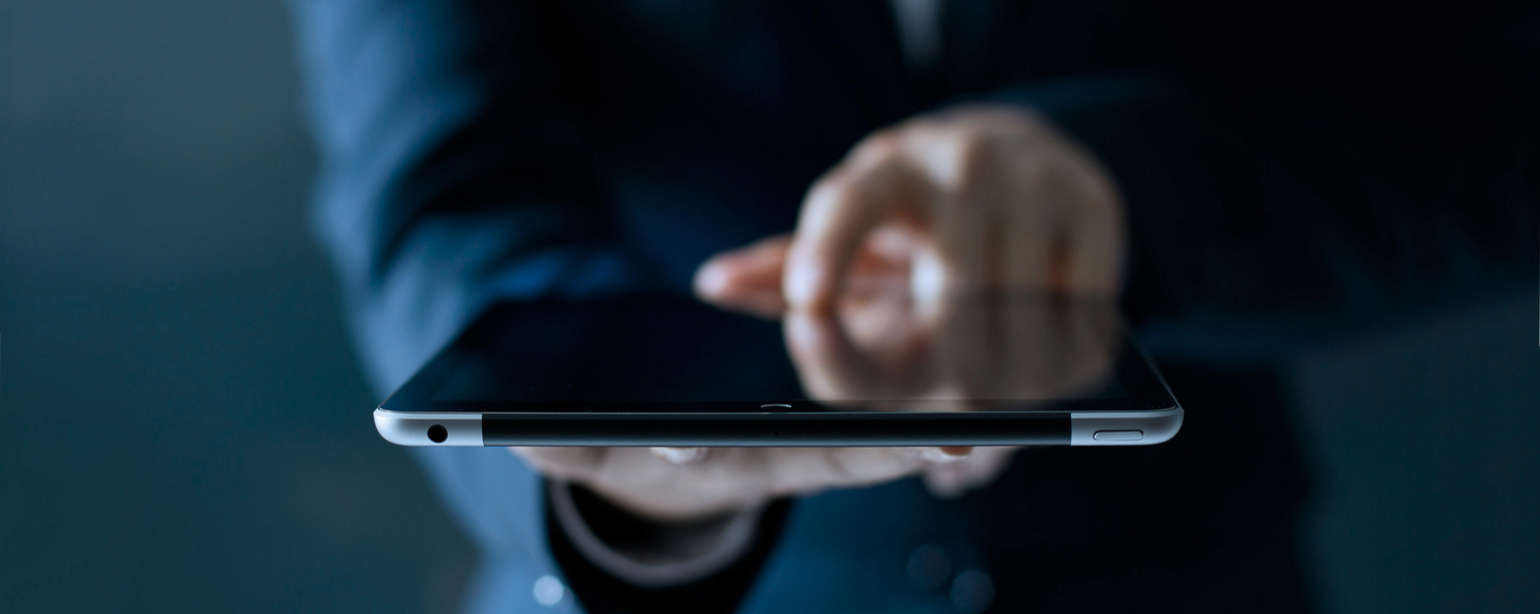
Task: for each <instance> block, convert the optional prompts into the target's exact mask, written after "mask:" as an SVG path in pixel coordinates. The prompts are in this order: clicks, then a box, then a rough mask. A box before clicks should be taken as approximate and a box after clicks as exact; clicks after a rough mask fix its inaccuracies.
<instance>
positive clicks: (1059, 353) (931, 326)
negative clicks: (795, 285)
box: [382, 296, 1174, 413]
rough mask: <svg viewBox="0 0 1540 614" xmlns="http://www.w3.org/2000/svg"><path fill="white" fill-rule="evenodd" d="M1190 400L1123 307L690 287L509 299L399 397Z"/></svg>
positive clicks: (590, 401)
mask: <svg viewBox="0 0 1540 614" xmlns="http://www.w3.org/2000/svg"><path fill="white" fill-rule="evenodd" d="M1171 405H1174V403H1173V402H1171V401H1170V398H1169V396H1168V395H1167V394H1166V393H1165V391H1164V389H1163V387H1162V386H1161V384H1160V383H1159V380H1158V378H1156V377H1154V375H1153V373H1151V372H1150V371H1149V366H1148V365H1147V364H1146V363H1145V362H1144V360H1143V359H1142V358H1141V357H1140V356H1139V355H1138V353H1137V352H1136V351H1134V350H1133V349H1132V347H1131V346H1130V344H1129V343H1128V340H1127V339H1126V337H1125V336H1124V334H1123V332H1122V327H1121V326H1120V325H1119V323H1118V321H1117V319H1116V317H1115V311H1114V310H1112V309H1111V308H1110V306H1108V305H1093V304H1088V303H1084V302H1074V301H1066V300H1063V299H1053V298H1045V297H1040V296H1011V297H1002V296H972V297H953V298H952V299H950V300H949V302H948V303H947V304H945V305H939V306H937V305H930V306H916V305H908V304H903V302H902V301H897V302H895V301H885V300H884V301H866V302H864V303H861V304H851V305H842V306H841V307H840V309H838V310H835V311H833V312H830V313H828V314H821V315H812V314H804V315H798V316H788V317H787V318H786V319H784V320H780V321H769V320H764V319H760V318H756V317H752V316H746V315H741V314H735V313H729V312H725V311H721V310H718V309H715V308H713V307H710V306H706V305H703V304H701V303H698V302H696V301H693V300H690V299H688V298H683V297H665V296H633V297H622V298H612V299H603V300H591V301H582V302H558V301H549V302H535V303H519V304H506V305H502V306H499V307H497V308H495V309H492V310H490V311H489V312H488V313H487V314H486V315H485V316H483V317H482V318H481V320H480V321H479V322H478V323H477V324H476V325H475V326H472V327H471V328H470V329H469V330H468V331H467V332H466V333H465V334H463V335H462V336H461V337H460V338H459V339H457V340H456V341H455V342H454V343H453V344H451V346H450V347H448V348H446V349H445V350H444V351H443V352H442V353H441V354H440V355H439V356H438V357H436V358H435V359H434V360H433V361H431V362H430V363H429V365H428V366H426V367H424V368H423V369H422V371H420V372H419V373H418V374H417V375H416V376H414V377H413V378H412V380H411V381H410V382H408V384H407V385H405V386H403V387H402V389H401V390H400V391H398V392H397V393H396V394H395V395H392V397H391V398H390V399H389V400H387V402H386V404H385V405H382V407H383V408H386V409H392V410H398V411H479V412H542V413H546V412H648V411H657V412H809V411H812V412H827V411H863V412H869V411H1041V410H1051V409H1057V410H1064V409H1072V410H1075V411H1088V410H1148V409H1158V408H1164V407H1169V406H1171Z"/></svg>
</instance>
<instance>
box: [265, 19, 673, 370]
mask: <svg viewBox="0 0 1540 614" xmlns="http://www.w3.org/2000/svg"><path fill="white" fill-rule="evenodd" d="M291 4H292V6H293V14H294V15H295V18H296V31H297V33H298V39H299V50H300V54H301V60H302V63H303V66H304V69H305V77H306V84H307V91H308V107H309V114H310V117H311V121H312V124H313V128H314V132H315V134H316V135H317V140H318V142H319V144H320V149H321V157H322V175H321V178H320V181H319V185H318V187H317V190H316V194H315V201H316V206H315V209H314V211H315V216H314V220H313V221H314V226H315V228H316V229H317V231H318V232H319V234H320V236H321V238H322V240H323V243H324V244H325V246H326V248H327V250H328V251H329V253H330V255H331V258H332V260H333V262H334V265H335V269H336V270H337V272H338V275H339V276H340V278H341V280H340V281H341V283H342V285H343V287H344V289H345V294H346V300H347V305H348V309H349V311H350V312H351V315H352V317H351V321H352V322H353V324H354V327H355V330H354V333H355V336H356V338H357V339H358V340H359V343H360V346H361V347H362V349H363V352H362V358H363V361H364V362H365V364H366V366H367V367H368V372H369V374H370V376H371V378H372V379H373V383H374V384H375V386H376V389H377V390H379V391H381V392H388V391H389V390H391V389H393V388H394V387H396V386H397V385H399V384H400V383H401V382H402V381H404V380H405V378H407V377H409V376H410V375H411V373H412V372H413V371H414V370H415V369H416V368H417V367H418V366H419V365H421V364H422V363H423V362H424V361H426V360H427V358H428V357H430V356H431V355H432V353H433V352H434V351H436V350H437V349H438V348H439V347H440V346H441V345H443V344H444V343H445V342H447V341H448V339H449V338H450V337H451V336H452V335H454V334H455V333H456V332H458V331H459V330H461V329H462V328H463V327H464V326H465V325H466V324H467V323H468V322H469V321H470V320H471V319H472V318H474V316H475V315H477V314H478V313H479V312H481V311H482V310H483V309H485V307H486V306H487V305H488V304H490V303H491V302H494V301H496V300H500V299H524V298H534V297H538V296H543V295H559V296H591V295H595V294H603V293H613V292H623V291H627V290H633V289H636V288H639V287H645V286H646V285H647V284H648V283H649V279H650V274H649V272H648V271H647V267H646V265H645V264H644V263H642V262H640V260H639V259H638V258H636V257H635V256H634V255H632V254H629V253H627V252H626V250H624V249H623V248H622V247H620V246H619V244H618V242H617V241H616V240H615V238H614V232H613V228H612V223H611V221H610V219H609V215H608V211H607V210H606V208H605V203H604V200H603V198H602V191H603V182H602V181H601V169H602V166H603V164H604V160H605V156H606V152H607V151H609V144H608V143H607V142H606V141H605V139H604V138H602V137H601V136H598V135H599V134H602V132H603V131H602V130H596V129H595V128H594V124H595V123H596V122H597V121H600V118H598V117H597V116H598V115H599V114H600V113H599V111H597V110H596V106H595V104H594V103H593V101H591V100H588V99H586V98H585V94H584V91H585V89H584V87H583V81H584V79H585V78H587V76H588V69H587V67H586V66H585V64H584V62H583V61H582V58H581V57H580V55H579V54H574V53H569V52H568V51H567V50H566V49H564V48H563V45H562V44H561V41H559V40H557V39H556V37H557V36H558V35H553V34H551V33H552V32H560V28H559V27H556V25H554V24H553V23H552V22H553V21H556V20H558V19H560V16H559V15H558V14H556V11H555V10H554V9H552V8H550V7H546V6H543V5H541V4H539V3H510V2H492V1H481V0H445V1H441V2H431V1H425V0H293V1H292V2H291Z"/></svg>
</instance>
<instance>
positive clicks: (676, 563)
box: [547, 480, 764, 588]
mask: <svg viewBox="0 0 1540 614" xmlns="http://www.w3.org/2000/svg"><path fill="white" fill-rule="evenodd" d="M547 496H548V498H549V501H550V503H551V515H552V516H553V517H554V518H555V519H556V522H557V524H558V526H560V528H561V530H562V532H564V533H566V535H567V538H568V540H569V541H570V542H571V543H572V546H573V548H574V549H576V550H577V551H578V552H579V553H580V554H582V555H583V556H584V558H586V559H588V561H589V562H591V563H592V564H593V565H594V566H595V567H597V568H599V569H600V570H602V571H604V572H606V573H608V574H610V575H612V576H614V577H615V578H617V579H620V580H623V581H625V582H627V583H629V584H631V585H634V586H638V587H644V588H660V587H667V586H678V585H683V584H689V583H692V582H696V581H699V580H702V579H705V578H707V577H710V576H712V575H713V574H716V573H717V572H720V571H722V570H724V569H726V568H727V567H729V566H731V565H732V564H733V563H735V562H737V561H738V560H739V559H740V558H742V557H743V556H744V555H745V554H747V553H748V552H749V550H750V549H751V548H752V547H753V545H754V537H755V531H756V529H757V527H758V525H759V520H760V515H761V514H762V513H763V511H764V506H759V507H755V508H753V509H750V510H746V511H743V512H738V513H733V514H727V515H723V516H717V517H713V518H708V519H705V520H700V521H695V522H689V523H678V524H662V523H656V522H652V521H650V520H646V519H643V518H639V517H637V516H635V515H632V514H630V513H628V512H626V511H624V510H621V509H620V508H617V507H615V506H613V505H611V504H609V503H608V502H605V501H604V500H603V499H601V498H599V496H598V495H595V494H593V493H591V492H588V491H587V490H583V489H580V488H577V487H574V486H573V485H571V484H569V483H567V482H564V481H558V480H549V481H548V482H547Z"/></svg>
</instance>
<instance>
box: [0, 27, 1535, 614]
mask: <svg viewBox="0 0 1540 614" xmlns="http://www.w3.org/2000/svg"><path fill="white" fill-rule="evenodd" d="M0 20H3V30H0V94H3V98H0V105H3V106H0V145H3V148H0V612H82V611H96V612H115V611H128V612H140V611H154V612H180V611H189V612H191V611H197V612H207V611H220V612H271V611H286V612H350V611H369V612H398V611H399V612H443V611H450V610H452V609H453V608H454V607H455V604H456V600H457V598H458V593H459V591H460V589H461V587H462V586H463V584H464V582H465V581H466V578H467V575H468V574H469V573H470V572H471V566H472V564H473V562H474V558H475V552H474V549H473V547H472V546H471V545H470V544H469V542H468V541H467V540H466V539H465V538H464V537H463V536H462V535H461V534H460V533H459V532H458V529H457V528H456V527H455V526H454V525H453V524H452V522H451V521H450V519H449V518H448V517H447V516H446V515H445V514H444V512H443V511H442V510H441V509H440V508H439V506H438V504H437V502H436V500H435V499H434V497H433V493H432V490H431V487H430V486H429V485H428V484H427V483H426V481H425V480H424V479H423V476H422V474H421V473H420V472H419V471H418V469H417V468H416V466H415V465H414V464H413V463H412V462H411V459H410V458H409V457H408V455H407V454H405V453H404V452H403V451H402V450H400V449H396V448H394V447H392V446H390V445H388V444H386V443H384V442H383V441H381V440H380V439H379V437H378V436H377V435H376V434H375V432H374V428H373V425H372V423H371V421H370V418H369V411H370V410H371V409H372V408H373V405H374V403H375V402H376V401H377V399H375V398H373V395H372V394H371V393H370V392H369V391H368V390H367V389H366V387H365V386H364V383H363V381H362V378H361V377H360V374H359V370H358V368H357V366H356V364H355V358H354V356H353V355H352V349H351V346H350V344H349V343H348V339H347V335H346V331H345V329H344V325H343V321H342V317H341V311H340V307H339V305H338V301H337V293H336V292H335V290H334V287H333V284H332V279H331V278H330V275H329V272H328V269H327V266H326V264H325V262H324V260H323V257H322V255H321V253H320V251H319V249H318V248H317V247H316V246H315V244H314V242H313V240H312V239H311V235H310V233H309V230H308V227H307V223H306V218H305V215H306V214H305V208H306V201H307V194H308V185H309V181H310V180H311V177H312V176H313V174H314V168H313V167H314V164H315V156H314V154H313V152H312V150H311V147H310V145H309V143H308V140H307V137H306V134H305V130H304V124H303V116H302V113H301V111H300V106H299V102H298V100H299V96H298V94H299V92H298V90H297V88H298V78H297V75H296V70H295V66H294V62H293V59H292V52H291V40H290V33H289V23H288V20H287V14H286V12H285V10H284V6H283V5H282V4H281V3H280V2H277V1H275V0H264V1H259V2H245V3H235V2H229V3H209V2H196V1H193V0H141V1H138V2H121V1H114V0H5V1H4V3H0ZM1536 290H1537V289H1536V288H1535V287H1521V288H1513V289H1511V291H1508V292H1496V293H1494V294H1493V295H1490V296H1483V297H1479V298H1477V299H1473V300H1470V301H1467V302H1463V303H1459V304H1454V305H1450V306H1448V307H1446V308H1444V309H1441V310H1438V311H1434V312H1421V313H1418V314H1413V315H1411V316H1408V317H1406V318H1404V319H1401V320H1397V321H1394V322H1387V323H1384V324H1383V325H1382V326H1380V327H1377V328H1376V329H1374V330H1372V331H1368V332H1365V333H1364V334H1363V335H1362V336H1360V337H1358V338H1355V339H1351V340H1347V341H1345V342H1343V343H1340V344H1337V345H1334V346H1332V347H1328V348H1322V349H1320V350H1317V351H1313V352H1309V353H1307V354H1304V355H1301V356H1300V357H1298V359H1297V360H1295V361H1293V366H1292V367H1291V369H1290V372H1291V373H1292V376H1291V378H1290V381H1291V382H1292V384H1291V385H1292V388H1291V397H1292V399H1293V400H1294V402H1295V403H1294V404H1295V409H1296V413H1295V415H1294V416H1293V419H1294V421H1295V425H1296V430H1297V431H1298V433H1299V436H1300V439H1301V442H1302V445H1303V446H1304V448H1305V452H1306V454H1307V459H1308V464H1309V469H1310V472H1311V489H1312V491H1311V492H1312V498H1311V503H1310V514H1309V515H1308V517H1307V519H1306V527H1305V530H1304V531H1303V532H1302V534H1303V535H1304V538H1303V539H1302V541H1301V543H1300V544H1298V547H1299V549H1300V551H1301V552H1302V553H1303V554H1304V556H1305V560H1307V561H1309V563H1310V569H1308V570H1307V572H1308V574H1309V579H1310V581H1311V584H1312V591H1313V592H1314V594H1315V596H1316V598H1317V600H1318V602H1319V603H1320V605H1321V606H1322V609H1323V610H1324V611H1340V612H1368V611H1385V612H1412V611H1425V612H1438V611H1469V612H1520V611H1540V583H1536V582H1534V581H1533V579H1534V578H1535V577H1536V575H1537V572H1540V525H1537V524H1536V523H1535V522H1534V519H1536V518H1540V471H1536V469H1537V468H1540V452H1537V446H1536V445H1535V444H1534V443H1533V441H1532V437H1533V435H1534V434H1535V433H1540V415H1537V414H1540V349H1537V345H1536V344H1537V340H1540V331H1537V328H1536V324H1537V318H1540V309H1537V301H1536ZM1199 418H1200V417H1199V416H1193V417H1192V419H1199Z"/></svg>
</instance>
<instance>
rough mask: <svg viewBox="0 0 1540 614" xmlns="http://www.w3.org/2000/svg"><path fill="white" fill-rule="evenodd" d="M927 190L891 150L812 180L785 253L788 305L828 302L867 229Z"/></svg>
mask: <svg viewBox="0 0 1540 614" xmlns="http://www.w3.org/2000/svg"><path fill="white" fill-rule="evenodd" d="M930 191H931V188H930V186H929V184H928V183H927V182H926V181H925V180H924V179H923V176H922V175H921V174H920V173H919V171H918V170H917V169H915V168H914V166H913V165H912V164H910V163H909V162H908V161H907V160H906V159H904V158H902V157H899V156H897V155H894V156H891V157H888V158H886V159H884V160H882V161H880V162H877V163H874V164H872V165H870V166H866V167H865V168H862V169H860V170H859V171H851V170H847V169H840V170H837V171H836V172H835V173H833V174H831V175H829V176H828V177H826V178H824V179H822V180H820V181H819V182H818V183H817V184H815V185H814V186H813V189H812V190H811V191H809V192H808V196H807V200H805V201H804V202H803V205H802V215H801V217H800V218H799V219H798V220H797V233H796V236H795V237H793V238H792V242H791V247H790V249H789V250H788V251H787V254H786V272H785V280H784V284H785V286H784V293H785V296H786V302H787V303H788V305H789V306H791V307H793V308H801V309H827V308H829V307H830V306H832V303H833V300H834V298H835V296H836V295H837V294H838V292H839V289H840V287H841V285H842V284H843V283H844V280H845V275H846V273H847V270H848V269H849V268H850V265H851V262H852V261H853V260H854V259H855V255H856V252H857V251H859V250H860V248H861V244H862V242H863V241H864V240H865V238H866V235H867V233H868V232H870V231H871V230H872V229H873V228H875V227H876V226H877V225H878V224H880V223H881V222H882V221H884V219H886V218H887V217H889V216H891V215H893V214H894V213H896V212H898V211H900V210H903V209H906V208H917V207H918V205H919V204H920V203H921V202H924V199H925V198H926V197H927V196H928V194H929V192H930Z"/></svg>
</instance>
